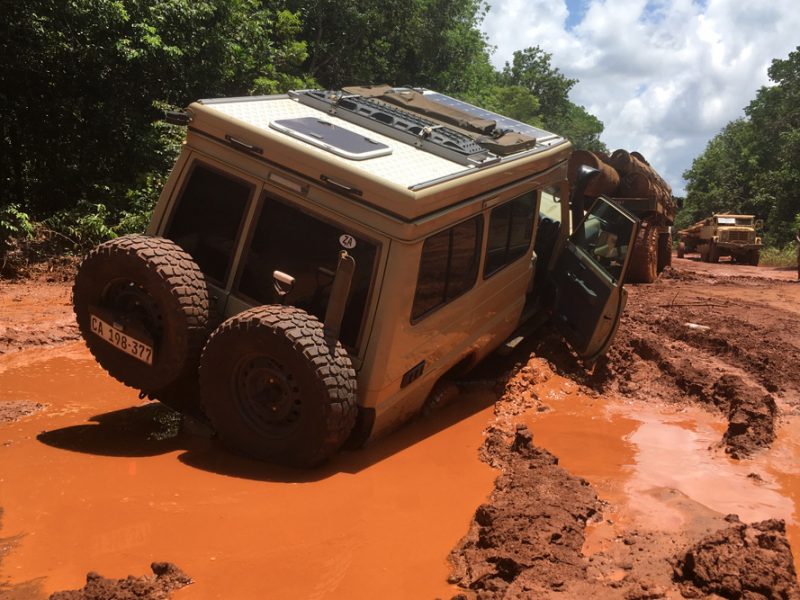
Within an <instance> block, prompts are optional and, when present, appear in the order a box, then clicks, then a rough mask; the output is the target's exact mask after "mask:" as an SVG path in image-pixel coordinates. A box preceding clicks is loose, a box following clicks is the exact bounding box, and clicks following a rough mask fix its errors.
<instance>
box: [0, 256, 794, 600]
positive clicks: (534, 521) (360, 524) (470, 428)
mask: <svg viewBox="0 0 800 600" xmlns="http://www.w3.org/2000/svg"><path fill="white" fill-rule="evenodd" d="M790 275H794V273H793V272H792V273H789V272H784V271H778V270H771V269H764V268H753V267H740V266H734V265H727V264H719V265H706V264H701V263H695V262H692V261H688V260H675V263H674V268H673V269H672V270H671V271H669V272H667V273H666V274H665V276H664V277H663V278H662V279H661V280H660V281H659V282H658V283H656V284H655V285H650V286H630V299H629V303H628V308H627V310H626V316H625V318H624V321H623V323H622V326H621V328H620V332H619V336H618V340H617V342H616V343H615V344H614V346H613V348H612V349H611V351H610V353H609V357H608V360H606V361H604V362H603V363H601V364H599V365H598V366H597V367H596V368H595V369H594V372H593V373H591V374H586V373H585V372H584V371H583V370H582V369H581V368H580V366H579V365H578V364H577V363H576V362H575V361H574V359H573V358H572V355H571V354H570V353H569V352H567V351H566V350H564V349H563V346H562V345H561V343H560V342H559V341H558V340H557V338H556V336H555V334H554V333H552V332H550V331H547V330H544V331H541V332H540V333H539V336H538V338H537V339H535V340H531V341H530V343H529V344H528V345H527V346H526V347H525V348H521V349H520V350H519V351H518V353H517V354H516V355H515V356H512V357H510V358H499V357H495V358H492V359H490V360H489V361H487V362H486V363H485V364H483V365H481V366H480V367H479V368H478V369H477V370H476V371H475V372H474V373H473V374H471V375H470V377H469V379H468V380H464V381H461V382H459V385H460V391H461V394H460V396H459V398H458V399H457V401H456V403H455V404H453V405H451V406H449V407H446V408H445V409H443V410H442V411H441V412H439V413H438V414H436V415H434V416H433V417H431V418H429V419H427V420H422V421H418V422H416V423H413V424H411V425H410V426H409V427H407V428H405V429H403V430H402V431H400V432H398V433H397V434H395V435H393V436H391V437H389V438H387V439H386V440H384V441H382V442H379V443H377V444H375V445H373V446H371V447H369V448H367V449H365V450H362V451H358V452H345V453H343V454H341V455H340V456H338V457H337V458H335V459H334V460H333V461H332V462H331V463H330V464H329V465H327V466H325V467H324V468H323V469H321V470H318V471H315V472H311V473H297V472H292V471H286V470H280V469H274V468H271V467H268V466H265V465H261V464H257V463H252V462H250V461H246V460H243V459H240V458H238V457H235V456H231V455H229V454H227V453H224V452H223V451H222V450H221V449H220V448H219V447H218V446H217V445H216V443H215V442H214V440H212V439H208V437H207V436H206V435H205V432H204V431H203V430H202V429H198V428H194V429H192V428H187V427H185V426H184V427H181V424H180V420H179V419H176V418H175V416H174V414H173V413H170V412H169V411H167V410H166V409H164V408H162V407H160V406H159V405H158V404H151V403H147V402H141V401H139V399H138V398H137V396H136V393H135V392H134V391H132V390H129V389H126V388H124V387H122V386H120V385H119V384H117V383H116V382H114V381H113V380H111V379H110V378H109V377H107V376H106V375H105V374H104V373H103V372H102V370H101V369H99V368H98V367H97V365H95V364H94V363H93V362H92V361H91V359H90V356H89V354H88V352H87V351H86V350H85V348H84V347H83V345H82V343H81V342H79V341H70V340H74V339H76V338H77V332H76V330H75V328H74V326H73V325H72V316H71V313H70V308H69V291H68V288H67V287H66V285H65V284H63V283H58V282H50V283H46V282H38V283H32V282H27V283H25V284H3V285H2V286H0V314H2V315H3V316H2V319H0V444H2V445H0V456H2V458H0V465H2V466H0V486H2V493H1V494H0V498H2V500H0V506H2V508H3V509H4V513H3V514H2V523H0V556H2V555H3V554H4V553H5V556H2V558H0V598H1V599H3V600H6V599H8V598H45V597H47V595H48V594H50V593H52V592H55V591H57V590H64V589H76V588H79V587H81V586H82V585H83V583H84V577H85V574H86V573H87V572H89V571H99V572H100V573H102V574H103V575H106V576H109V577H114V578H117V577H125V576H126V575H128V574H134V575H143V574H145V573H147V572H148V570H149V565H150V563H151V562H153V561H171V562H173V563H175V564H177V565H179V566H180V567H181V568H182V569H183V570H184V571H185V572H186V573H187V574H188V576H189V577H191V578H192V579H193V581H194V583H193V584H191V585H189V586H188V587H185V588H183V589H181V590H179V591H177V592H174V593H173V596H172V597H174V598H177V599H180V598H249V597H260V596H263V595H264V594H265V593H267V592H269V593H271V594H273V595H274V596H275V597H304V598H306V597H307V598H359V597H363V598H368V597H369V598H372V597H376V596H381V597H388V598H434V597H441V598H445V597H450V596H454V595H456V594H459V593H464V594H466V595H467V596H468V597H479V598H502V597H519V598H524V597H544V598H547V597H551V596H552V597H558V598H573V597H588V596H589V595H594V596H596V597H598V598H661V597H667V598H670V597H671V598H679V597H681V595H682V594H693V593H695V594H699V595H700V596H699V597H703V596H705V595H707V594H711V593H716V594H717V595H719V596H721V597H731V598H733V597H741V596H742V595H744V594H745V593H747V594H750V595H749V596H747V597H748V598H795V597H798V596H797V594H798V591H797V587H796V575H795V567H793V565H792V561H793V559H792V554H791V550H790V547H789V545H787V544H786V539H787V535H788V540H789V542H790V543H791V549H793V550H794V555H795V556H800V528H798V523H797V519H798V516H797V515H798V514H799V513H798V506H800V466H798V465H800V412H799V410H800V377H798V373H800V284H797V283H794V282H793V281H792V279H793V277H791V276H790ZM706 328H707V329H706ZM532 353H535V354H533V355H532ZM498 399H499V401H498V402H496V403H495V401H496V400H498ZM484 430H485V431H484ZM482 431H483V432H484V435H481V433H482ZM489 465H491V466H493V467H495V468H496V469H500V471H499V473H501V476H500V477H499V478H497V480H496V481H495V478H496V477H497V475H498V471H497V470H494V469H492V468H490V466H489ZM493 481H495V482H494V489H493ZM476 507H477V510H476ZM732 513H733V514H736V515H738V518H734V517H732V516H729V515H731V514H732ZM776 519H777V520H776ZM781 519H782V520H783V521H785V523H786V527H785V532H786V534H787V535H784V533H783V532H784V529H783V524H782V523H781V522H780V520H781ZM747 524H755V525H747ZM459 539H460V540H461V541H459ZM4 551H5V552H4ZM448 554H449V556H450V565H449V566H448V563H447V557H448ZM448 573H449V575H450V581H451V582H452V583H451V585H448V584H447V582H446V579H447V577H448ZM731 573H733V574H734V575H731ZM737 586H738V587H737ZM737 594H738V595H737ZM759 594H760V595H759ZM695 597H698V596H695Z"/></svg>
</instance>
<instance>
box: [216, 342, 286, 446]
mask: <svg viewBox="0 0 800 600" xmlns="http://www.w3.org/2000/svg"><path fill="white" fill-rule="evenodd" d="M232 384H233V387H234V389H233V392H234V398H235V399H236V403H237V404H238V406H239V409H240V413H241V414H242V415H243V417H244V419H245V421H246V422H247V423H248V424H249V425H250V426H251V427H253V428H254V429H256V430H257V431H261V432H269V433H271V434H272V435H285V434H288V433H290V432H291V431H292V430H293V429H294V428H295V426H296V425H297V423H298V421H299V419H300V411H301V408H302V396H301V393H300V386H299V385H298V382H297V380H296V379H295V377H294V376H293V375H292V373H290V372H289V371H288V370H287V369H286V368H285V367H284V366H283V365H281V364H280V363H278V362H276V361H275V360H273V359H272V358H270V357H268V356H263V355H259V356H249V357H245V358H243V359H242V360H240V361H239V363H238V364H237V366H236V369H235V373H234V377H233V381H232Z"/></svg>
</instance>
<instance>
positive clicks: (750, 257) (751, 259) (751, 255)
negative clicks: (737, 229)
mask: <svg viewBox="0 0 800 600" xmlns="http://www.w3.org/2000/svg"><path fill="white" fill-rule="evenodd" d="M760 260H761V250H750V252H748V253H747V263H748V264H750V265H753V266H754V267H757V266H758V263H759V261H760Z"/></svg>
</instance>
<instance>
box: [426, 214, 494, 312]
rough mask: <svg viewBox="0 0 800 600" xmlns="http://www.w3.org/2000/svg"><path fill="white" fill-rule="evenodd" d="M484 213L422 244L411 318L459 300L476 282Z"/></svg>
mask: <svg viewBox="0 0 800 600" xmlns="http://www.w3.org/2000/svg"><path fill="white" fill-rule="evenodd" d="M482 230H483V217H481V216H478V217H474V218H472V219H470V220H469V221H464V222H463V223H459V224H458V225H455V226H453V227H451V228H450V229H447V230H445V231H442V232H440V233H437V234H435V235H432V236H431V237H429V238H428V239H427V240H425V243H424V244H423V246H422V258H421V259H420V265H419V276H418V278H417V289H416V292H415V294H414V305H413V307H412V309H411V320H412V321H416V320H418V319H420V318H422V317H423V316H425V315H426V314H427V313H429V312H431V311H433V310H434V309H436V308H438V307H439V306H442V305H444V304H447V303H448V302H450V301H451V300H455V299H456V298H458V297H459V296H460V295H461V294H463V293H464V292H466V291H467V290H469V289H470V288H472V286H473V285H475V279H476V277H477V275H478V260H479V255H480V247H481V231H482Z"/></svg>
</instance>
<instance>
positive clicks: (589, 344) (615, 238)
mask: <svg viewBox="0 0 800 600" xmlns="http://www.w3.org/2000/svg"><path fill="white" fill-rule="evenodd" d="M638 228H639V219H638V218H636V217H635V216H634V215H632V214H631V213H629V212H628V211H627V210H625V209H624V208H622V207H621V206H619V205H618V204H616V203H615V202H613V201H612V200H609V199H608V198H605V197H603V196H601V197H599V198H598V199H597V200H596V201H595V203H594V204H593V205H592V208H591V209H590V210H589V212H588V213H587V214H586V216H585V217H584V218H583V220H582V221H581V222H580V223H579V224H578V225H577V227H576V228H575V230H574V232H573V233H572V235H571V236H570V237H569V239H568V240H567V241H566V244H565V246H564V248H563V249H562V251H561V254H560V256H559V257H558V260H557V262H556V266H555V269H554V270H553V279H554V281H555V291H556V293H555V302H554V305H553V316H554V320H555V323H556V326H557V327H558V329H559V330H560V331H561V334H562V335H563V336H564V337H565V338H566V340H567V342H569V344H570V346H572V348H573V349H574V350H575V352H577V353H578V355H579V356H580V357H581V359H583V361H584V362H585V363H587V364H592V363H594V361H595V360H597V359H598V358H599V357H600V356H602V355H603V354H604V353H605V351H606V350H607V349H608V347H609V345H610V344H611V341H612V340H613V339H614V335H615V334H616V332H617V327H618V325H619V319H620V317H621V316H622V311H623V309H624V308H625V301H626V299H627V294H626V292H625V290H624V289H623V288H622V282H623V281H625V273H626V272H627V270H628V264H629V263H630V258H631V251H632V249H633V241H634V240H635V239H636V232H637V230H638Z"/></svg>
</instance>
